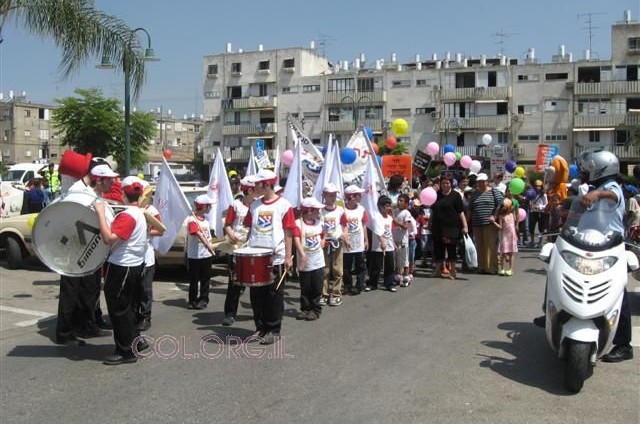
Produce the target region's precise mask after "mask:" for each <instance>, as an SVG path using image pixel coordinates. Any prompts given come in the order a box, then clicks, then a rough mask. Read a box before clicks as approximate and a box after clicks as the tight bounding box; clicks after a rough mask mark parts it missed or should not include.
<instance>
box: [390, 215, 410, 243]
mask: <svg viewBox="0 0 640 424" xmlns="http://www.w3.org/2000/svg"><path fill="white" fill-rule="evenodd" d="M411 219H412V217H411V212H409V210H408V209H403V210H398V211H397V214H396V221H399V222H402V224H403V225H406V224H407V223H410V222H411ZM393 239H394V241H395V242H396V243H397V244H398V245H400V246H405V247H406V246H407V245H408V244H409V228H401V227H400V226H398V225H394V228H393Z"/></svg>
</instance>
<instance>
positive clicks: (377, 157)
mask: <svg viewBox="0 0 640 424" xmlns="http://www.w3.org/2000/svg"><path fill="white" fill-rule="evenodd" d="M376 159H378V165H380V166H382V156H376Z"/></svg>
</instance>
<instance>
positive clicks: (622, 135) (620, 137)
mask: <svg viewBox="0 0 640 424" xmlns="http://www.w3.org/2000/svg"><path fill="white" fill-rule="evenodd" d="M630 138H631V137H630V134H629V131H624V130H618V131H616V146H624V145H625V144H627V142H628V141H629V139H630Z"/></svg>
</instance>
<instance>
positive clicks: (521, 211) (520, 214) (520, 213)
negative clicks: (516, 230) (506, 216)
mask: <svg viewBox="0 0 640 424" xmlns="http://www.w3.org/2000/svg"><path fill="white" fill-rule="evenodd" d="M525 219H527V211H525V210H524V209H518V222H522V221H524V220H525Z"/></svg>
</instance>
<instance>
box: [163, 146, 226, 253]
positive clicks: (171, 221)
mask: <svg viewBox="0 0 640 424" xmlns="http://www.w3.org/2000/svg"><path fill="white" fill-rule="evenodd" d="M218 154H220V152H218ZM153 206H155V207H156V209H158V212H159V213H160V217H161V218H162V223H163V224H164V225H165V226H166V227H167V230H166V231H165V232H164V234H162V235H161V236H159V237H152V238H151V244H152V245H153V247H154V248H155V249H156V250H157V251H158V253H160V254H161V255H164V254H166V253H167V252H168V251H169V249H170V248H171V245H172V244H173V242H174V240H175V239H176V236H177V235H178V232H179V231H180V228H182V224H183V223H184V220H185V219H187V217H188V216H189V215H191V205H189V201H188V200H187V198H186V197H185V195H184V193H183V192H182V190H181V189H180V186H179V185H178V181H176V177H175V176H174V175H173V173H172V172H171V168H169V164H167V161H166V160H165V159H164V158H162V164H161V165H160V177H159V179H158V186H157V187H156V192H155V194H154V195H153Z"/></svg>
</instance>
